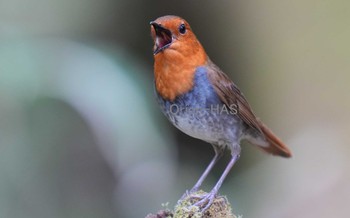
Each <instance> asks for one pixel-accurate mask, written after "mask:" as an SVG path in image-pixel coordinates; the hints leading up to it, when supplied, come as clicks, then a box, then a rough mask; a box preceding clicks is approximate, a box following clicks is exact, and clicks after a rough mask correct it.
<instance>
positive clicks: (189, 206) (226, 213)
mask: <svg viewBox="0 0 350 218" xmlns="http://www.w3.org/2000/svg"><path fill="white" fill-rule="evenodd" d="M206 194H208V193H206V192H204V191H198V192H194V193H191V194H189V195H188V196H186V197H184V198H183V199H180V200H179V201H178V202H177V204H176V205H175V207H174V209H173V210H169V209H163V210H160V211H159V212H158V213H157V214H148V215H147V216H146V217H145V218H241V217H237V216H235V215H234V214H233V213H232V207H231V205H230V203H229V202H228V200H227V198H226V197H225V196H217V197H216V198H215V200H214V202H213V204H212V205H211V206H210V207H209V208H208V210H206V211H204V212H203V213H202V212H201V208H199V207H198V206H193V204H195V203H196V202H197V201H199V200H200V199H201V198H202V197H203V196H205V195H206Z"/></svg>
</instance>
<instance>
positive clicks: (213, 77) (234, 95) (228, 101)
mask: <svg viewBox="0 0 350 218" xmlns="http://www.w3.org/2000/svg"><path fill="white" fill-rule="evenodd" d="M209 68H210V70H209V72H208V76H209V80H210V81H211V82H212V84H213V86H214V90H215V91H216V94H218V96H219V97H220V99H221V101H222V102H223V103H224V104H225V105H227V106H228V107H229V108H230V106H232V105H236V107H237V108H236V109H237V115H238V116H239V117H240V118H241V119H242V120H243V121H244V122H245V123H246V124H247V125H248V126H249V127H251V128H252V129H255V130H257V131H258V132H260V133H263V132H262V130H261V128H260V125H259V121H258V120H257V118H256V116H255V115H254V113H253V111H252V109H251V108H250V105H249V104H248V102H247V100H246V99H245V97H244V95H243V94H242V92H241V91H240V90H239V89H238V87H237V86H236V85H235V84H234V83H233V82H232V81H231V80H230V78H228V76H227V75H226V74H224V73H223V72H222V71H221V70H220V69H219V68H218V67H217V66H216V65H215V64H214V63H212V62H210V63H209Z"/></svg>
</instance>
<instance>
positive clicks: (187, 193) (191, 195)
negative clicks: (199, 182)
mask: <svg viewBox="0 0 350 218" xmlns="http://www.w3.org/2000/svg"><path fill="white" fill-rule="evenodd" d="M198 189H199V188H197V187H193V188H192V189H191V190H186V192H185V193H184V194H183V195H182V196H181V198H180V201H181V200H183V199H185V198H187V197H193V198H197V197H199V196H193V193H195V192H198Z"/></svg>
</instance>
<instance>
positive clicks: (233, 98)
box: [208, 60, 292, 157]
mask: <svg viewBox="0 0 350 218" xmlns="http://www.w3.org/2000/svg"><path fill="white" fill-rule="evenodd" d="M208 64H209V69H210V70H209V71H208V77H209V80H210V81H211V83H212V84H213V87H214V90H215V91H216V94H217V95H218V96H219V98H220V100H221V101H222V102H223V103H224V104H225V105H227V106H228V108H230V106H232V105H233V104H235V105H236V106H237V108H236V109H237V115H238V116H239V117H240V118H241V119H242V120H243V122H245V123H246V124H247V125H248V126H249V127H250V128H252V129H254V130H256V131H258V132H259V133H260V134H261V135H262V136H263V137H264V138H265V140H266V141H265V140H264V141H265V143H266V142H267V143H268V146H266V144H265V145H263V144H264V143H261V142H260V143H259V142H258V141H257V140H254V141H251V142H252V143H253V142H255V143H254V144H255V145H258V146H259V147H260V148H261V149H263V150H264V151H266V152H268V153H271V154H274V155H279V156H282V157H291V156H292V153H291V151H290V150H289V149H288V147H287V146H286V145H285V144H284V143H283V142H282V141H281V140H280V139H279V138H278V137H277V136H276V135H275V134H274V133H273V132H272V131H271V130H270V129H269V128H268V127H267V126H266V125H265V124H264V123H263V122H261V121H260V120H259V119H258V118H257V117H256V116H255V115H254V113H253V111H252V109H251V108H250V105H249V104H248V102H247V100H246V99H245V97H244V95H243V94H242V92H241V91H240V90H239V89H238V87H237V86H236V85H235V84H234V83H233V82H232V81H231V80H230V78H228V76H227V75H226V74H224V73H223V72H222V71H221V70H220V69H219V68H218V67H217V66H216V65H215V64H214V63H212V62H211V61H210V60H209V63H208Z"/></svg>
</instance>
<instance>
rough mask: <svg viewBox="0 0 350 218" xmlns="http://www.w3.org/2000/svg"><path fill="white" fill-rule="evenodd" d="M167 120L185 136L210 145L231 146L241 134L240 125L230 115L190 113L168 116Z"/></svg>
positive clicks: (239, 122)
mask: <svg viewBox="0 0 350 218" xmlns="http://www.w3.org/2000/svg"><path fill="white" fill-rule="evenodd" d="M168 118H169V119H170V121H171V122H172V123H173V124H174V125H175V126H176V127H177V128H178V129H180V130H181V131H182V132H184V133H186V134H187V135H189V136H192V137H194V138H198V139H201V140H204V141H207V142H209V143H212V144H225V145H227V144H232V143H235V142H237V141H238V140H239V137H240V135H241V134H242V123H241V121H240V120H239V119H237V117H236V115H232V114H226V113H217V112H212V111H191V112H182V113H175V114H168Z"/></svg>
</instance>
